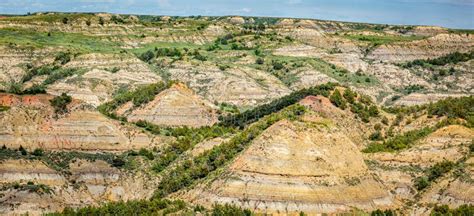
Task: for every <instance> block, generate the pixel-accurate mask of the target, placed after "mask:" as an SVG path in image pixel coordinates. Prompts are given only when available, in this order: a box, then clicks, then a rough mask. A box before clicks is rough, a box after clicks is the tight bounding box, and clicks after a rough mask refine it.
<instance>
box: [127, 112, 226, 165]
mask: <svg viewBox="0 0 474 216" xmlns="http://www.w3.org/2000/svg"><path fill="white" fill-rule="evenodd" d="M136 125H137V126H139V127H142V128H144V129H145V130H147V131H150V132H151V133H154V134H161V135H166V136H174V137H176V141H175V142H173V143H171V144H170V145H169V146H168V147H166V148H164V149H162V150H160V152H159V154H158V155H159V156H158V158H157V160H155V161H154V162H153V167H152V169H153V170H154V171H155V172H161V171H163V170H164V169H165V168H166V167H167V166H168V165H169V164H171V163H172V162H173V161H175V160H176V159H177V158H178V157H179V155H181V154H182V153H184V152H185V151H187V150H189V149H191V148H192V147H194V146H195V145H196V144H198V143H200V142H202V141H203V140H206V139H212V138H216V137H222V136H224V135H226V134H230V133H232V132H234V131H235V130H234V129H233V128H231V127H222V126H219V125H213V126H204V127H199V128H189V127H186V126H184V127H177V128H172V127H160V126H157V125H154V124H151V123H149V122H146V121H138V122H136Z"/></svg>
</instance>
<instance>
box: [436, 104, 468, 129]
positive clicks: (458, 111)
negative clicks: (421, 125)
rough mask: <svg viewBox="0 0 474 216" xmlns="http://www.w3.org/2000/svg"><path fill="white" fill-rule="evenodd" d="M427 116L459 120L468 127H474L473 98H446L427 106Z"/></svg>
mask: <svg viewBox="0 0 474 216" xmlns="http://www.w3.org/2000/svg"><path fill="white" fill-rule="evenodd" d="M427 110H428V115H430V116H432V115H436V116H446V117H448V118H461V119H465V120H466V121H467V126H468V127H471V128H472V127H474V96H469V97H460V98H447V99H444V100H440V101H438V102H436V103H433V104H429V105H428V108H427Z"/></svg>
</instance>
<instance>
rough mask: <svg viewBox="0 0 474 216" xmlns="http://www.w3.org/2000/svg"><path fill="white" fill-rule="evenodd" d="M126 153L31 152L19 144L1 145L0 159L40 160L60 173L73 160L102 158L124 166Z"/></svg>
mask: <svg viewBox="0 0 474 216" xmlns="http://www.w3.org/2000/svg"><path fill="white" fill-rule="evenodd" d="M126 156H127V154H123V155H116V154H112V153H85V152H76V151H67V152H64V151H60V152H53V151H44V150H42V149H35V150H34V151H33V152H31V153H30V152H28V151H27V150H26V149H25V148H23V147H22V146H20V148H19V149H10V148H6V147H5V146H3V147H2V148H1V149H0V161H3V160H7V159H25V160H40V161H43V162H44V163H45V164H46V165H48V167H50V168H52V169H54V170H56V171H58V172H62V173H66V174H68V173H69V171H68V170H69V164H70V163H72V162H74V161H75V160H81V159H82V160H88V161H96V160H102V161H105V162H107V163H109V164H110V165H112V166H114V167H118V168H121V167H125V166H124V165H125V163H126V159H127V158H126Z"/></svg>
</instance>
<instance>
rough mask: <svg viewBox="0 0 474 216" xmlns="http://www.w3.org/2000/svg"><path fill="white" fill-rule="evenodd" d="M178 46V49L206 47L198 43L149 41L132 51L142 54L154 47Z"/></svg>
mask: <svg viewBox="0 0 474 216" xmlns="http://www.w3.org/2000/svg"><path fill="white" fill-rule="evenodd" d="M155 47H156V48H177V49H180V50H181V49H184V48H188V49H198V48H201V49H203V50H204V49H205V46H204V45H198V44H194V43H186V42H154V43H148V44H143V45H141V46H140V47H139V48H135V49H133V50H132V53H134V54H141V53H144V52H146V51H148V50H152V49H154V48H155Z"/></svg>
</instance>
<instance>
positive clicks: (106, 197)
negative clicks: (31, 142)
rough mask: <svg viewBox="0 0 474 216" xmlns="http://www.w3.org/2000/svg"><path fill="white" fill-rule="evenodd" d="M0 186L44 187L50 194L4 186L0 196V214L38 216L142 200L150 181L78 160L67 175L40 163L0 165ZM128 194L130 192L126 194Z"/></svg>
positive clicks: (96, 162)
mask: <svg viewBox="0 0 474 216" xmlns="http://www.w3.org/2000/svg"><path fill="white" fill-rule="evenodd" d="M0 165H1V166H0V184H2V185H9V184H20V185H21V184H27V182H30V184H31V183H33V184H34V185H46V187H48V188H49V190H50V191H43V192H34V191H29V190H22V189H21V188H14V187H8V188H7V189H6V190H2V192H1V193H0V194H2V196H1V197H0V214H2V215H18V214H30V215H41V214H42V213H44V212H51V211H60V210H62V209H63V208H64V207H83V206H86V205H95V204H97V203H102V202H104V201H119V200H130V199H144V198H148V197H150V196H151V193H152V191H153V190H150V188H151V187H153V186H154V183H153V181H150V180H149V179H147V178H145V176H144V175H143V174H135V175H131V174H130V173H126V172H123V171H121V170H119V169H117V168H113V167H110V165H108V164H106V163H105V162H103V161H95V162H90V161H84V160H78V161H76V162H75V163H73V164H71V165H70V174H65V173H60V172H58V171H55V170H53V169H51V168H49V167H47V166H45V165H44V164H43V163H42V162H40V161H34V160H33V161H29V160H28V161H25V160H7V161H1V162H0ZM128 191H133V193H129V192H128Z"/></svg>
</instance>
